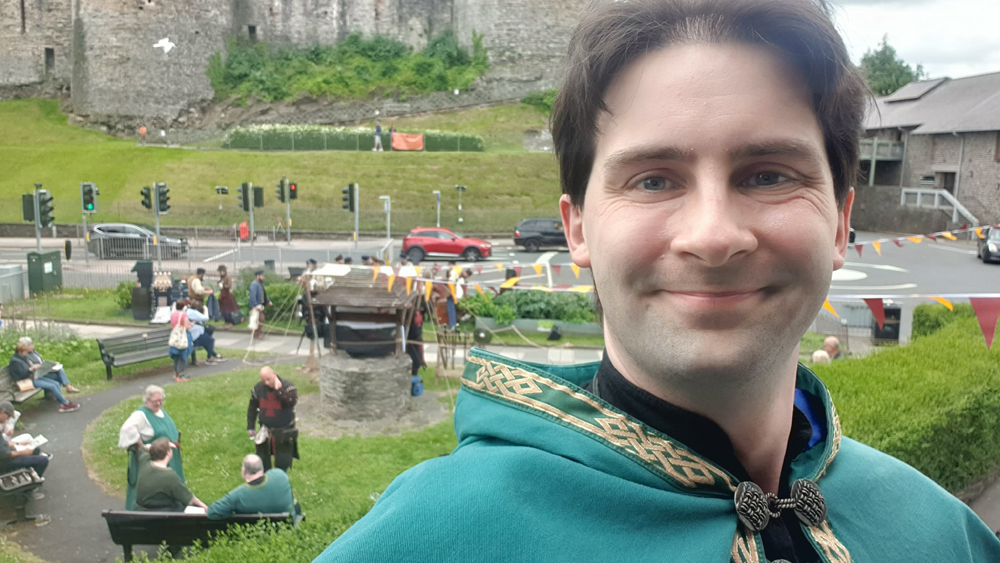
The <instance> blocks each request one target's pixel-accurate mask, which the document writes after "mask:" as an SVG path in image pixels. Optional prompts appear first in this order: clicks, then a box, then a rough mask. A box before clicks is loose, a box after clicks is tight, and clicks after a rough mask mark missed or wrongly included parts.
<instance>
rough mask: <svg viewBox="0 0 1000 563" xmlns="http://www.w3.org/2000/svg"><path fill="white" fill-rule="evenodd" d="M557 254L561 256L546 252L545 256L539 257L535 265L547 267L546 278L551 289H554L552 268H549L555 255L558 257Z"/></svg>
mask: <svg viewBox="0 0 1000 563" xmlns="http://www.w3.org/2000/svg"><path fill="white" fill-rule="evenodd" d="M557 254H559V253H558V252H546V253H545V254H542V255H541V256H539V257H538V260H535V264H544V265H545V266H546V267H545V276H546V281H547V282H548V284H549V288H551V287H552V268H551V267H550V266H549V260H552V258H553V257H554V256H555V255H557Z"/></svg>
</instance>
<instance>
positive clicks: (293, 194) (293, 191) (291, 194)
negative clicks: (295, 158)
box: [288, 182, 299, 199]
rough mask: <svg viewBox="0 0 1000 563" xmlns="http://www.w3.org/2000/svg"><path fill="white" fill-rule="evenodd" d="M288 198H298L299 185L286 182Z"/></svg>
mask: <svg viewBox="0 0 1000 563" xmlns="http://www.w3.org/2000/svg"><path fill="white" fill-rule="evenodd" d="M288 199H299V186H298V184H296V183H295V182H288Z"/></svg>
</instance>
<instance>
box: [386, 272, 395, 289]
mask: <svg viewBox="0 0 1000 563" xmlns="http://www.w3.org/2000/svg"><path fill="white" fill-rule="evenodd" d="M395 281H396V276H395V275H391V276H389V285H388V286H387V287H386V288H385V290H386V291H392V284H393V282H395Z"/></svg>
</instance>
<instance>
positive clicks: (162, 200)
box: [156, 182, 170, 215]
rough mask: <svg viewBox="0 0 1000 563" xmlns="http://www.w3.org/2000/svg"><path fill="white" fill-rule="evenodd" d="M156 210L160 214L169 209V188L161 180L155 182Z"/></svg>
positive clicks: (165, 212) (164, 213)
mask: <svg viewBox="0 0 1000 563" xmlns="http://www.w3.org/2000/svg"><path fill="white" fill-rule="evenodd" d="M156 210H157V213H159V214H160V215H166V214H167V212H168V211H170V188H168V187H167V185H166V184H164V183H162V182H159V183H157V184H156Z"/></svg>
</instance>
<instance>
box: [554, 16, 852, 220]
mask: <svg viewBox="0 0 1000 563" xmlns="http://www.w3.org/2000/svg"><path fill="white" fill-rule="evenodd" d="M723 42H736V43H748V44H755V45H766V46H769V47H771V48H772V49H775V50H776V51H777V52H779V53H781V54H782V55H784V56H785V57H786V59H787V60H788V61H790V62H791V63H792V65H793V66H794V68H795V70H796V71H797V72H798V73H799V74H800V75H801V76H802V78H803V80H804V82H805V84H806V87H807V88H808V91H809V93H810V94H811V95H812V100H811V101H812V106H813V111H814V112H815V114H816V119H817V121H818V122H819V125H820V127H821V129H822V131H823V140H824V143H825V145H826V155H827V159H828V160H829V162H830V170H831V172H832V174H833V183H834V194H835V196H836V199H837V204H838V205H843V203H844V200H845V198H846V197H847V192H848V191H849V190H850V187H851V183H852V181H853V179H854V177H855V174H856V169H857V159H858V144H859V139H860V137H861V133H862V132H863V120H864V112H865V103H866V93H867V87H866V86H865V83H864V81H863V80H862V78H861V75H860V73H859V72H858V71H857V69H856V68H855V67H854V65H853V64H852V63H851V60H850V57H849V56H848V54H847V49H846V48H845V47H844V42H843V40H842V39H841V38H840V35H839V34H838V33H837V30H836V28H835V27H834V25H833V22H832V21H831V20H830V9H829V6H828V4H827V2H826V0H628V1H623V2H609V1H607V0H599V1H597V2H594V3H592V4H591V6H590V8H589V9H588V10H587V12H586V13H585V14H584V16H583V18H582V20H581V21H580V25H579V27H577V29H576V32H575V33H574V34H573V38H572V40H571V41H570V46H569V59H568V61H567V72H566V79H565V81H564V83H563V86H562V88H561V89H560V90H559V95H558V96H557V97H556V101H555V105H554V106H553V109H552V137H553V140H554V142H555V152H556V156H557V157H558V158H559V170H560V179H561V183H562V191H563V193H565V194H569V196H570V198H571V200H572V202H573V204H574V205H576V206H578V207H582V206H583V201H584V194H585V193H586V191H587V183H588V182H589V180H590V172H591V169H592V168H593V165H594V152H595V150H596V146H597V134H598V128H597V123H598V118H599V117H600V113H601V112H607V111H609V110H608V107H607V105H606V104H605V102H604V95H605V93H606V91H607V89H608V86H610V85H611V83H612V82H613V81H614V79H615V77H616V76H617V75H618V74H619V73H620V72H621V71H622V70H624V69H625V68H626V67H627V66H628V65H629V64H630V63H632V62H633V61H635V60H636V59H637V58H639V57H640V56H642V55H643V54H645V53H647V52H650V51H655V50H657V49H661V48H663V47H666V46H668V45H673V44H683V43H687V44H690V43H723Z"/></svg>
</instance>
